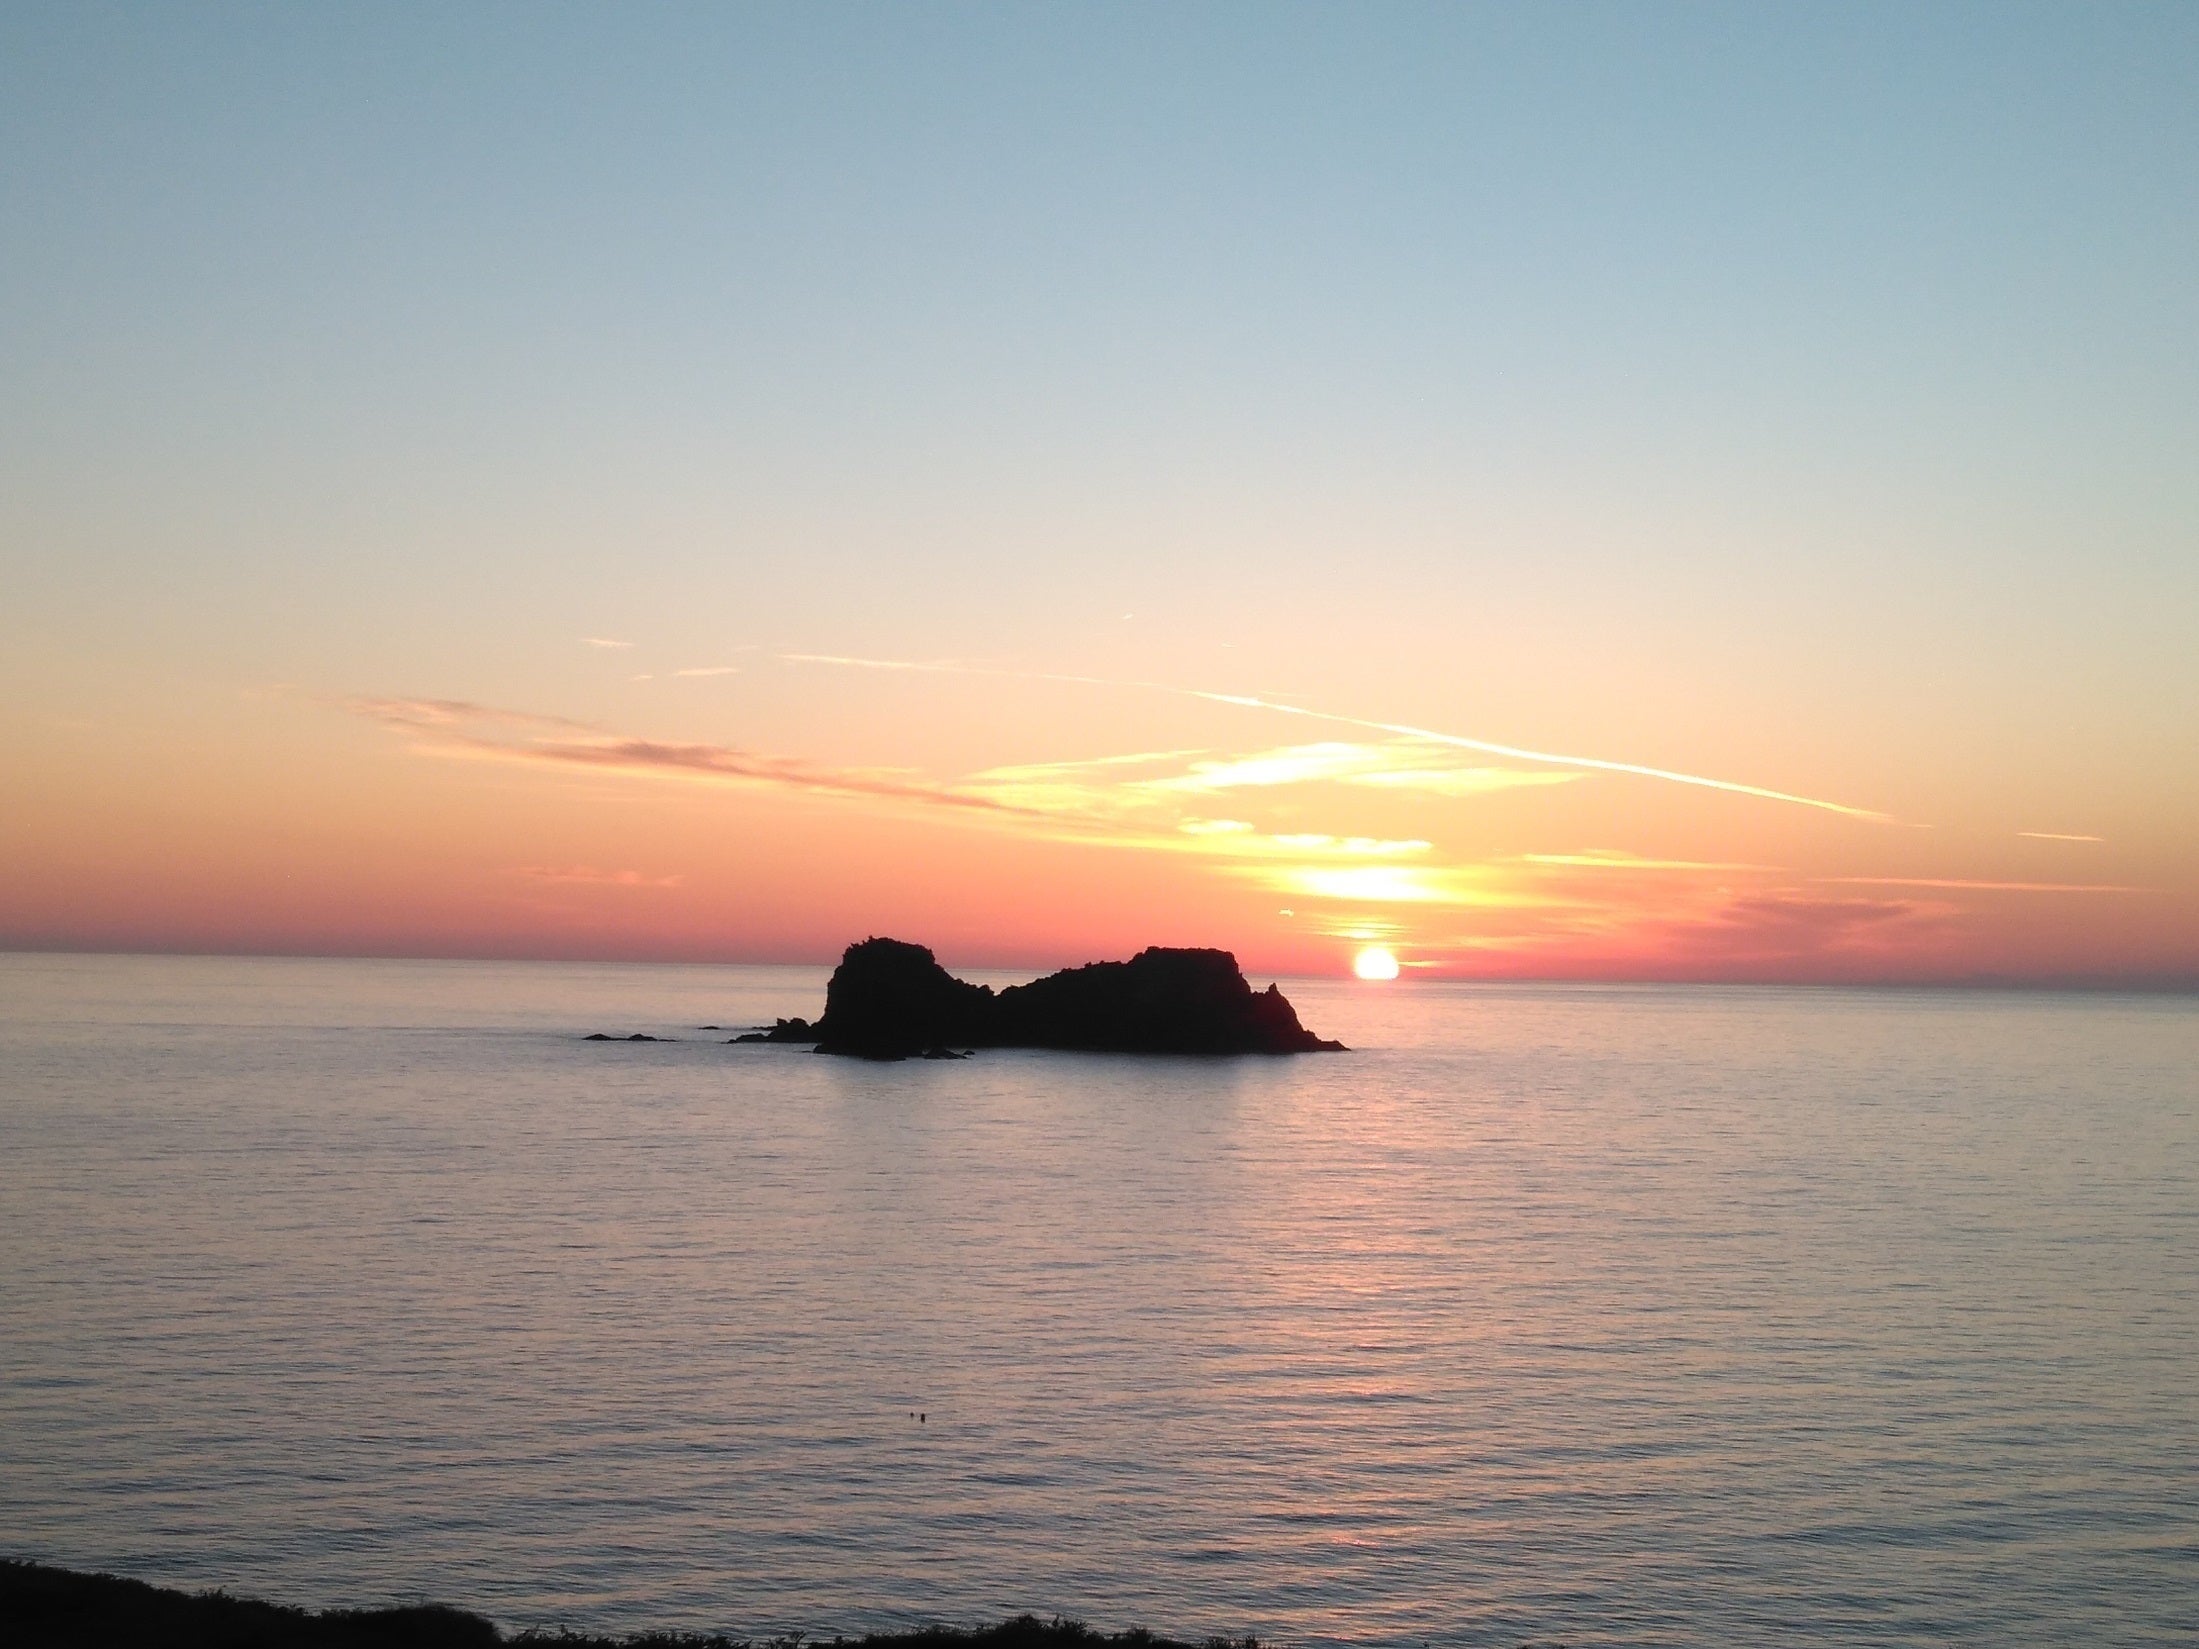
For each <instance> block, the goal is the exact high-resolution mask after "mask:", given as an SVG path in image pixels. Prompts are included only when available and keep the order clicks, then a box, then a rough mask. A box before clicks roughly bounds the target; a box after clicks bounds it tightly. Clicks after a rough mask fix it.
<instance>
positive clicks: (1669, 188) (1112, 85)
mask: <svg viewBox="0 0 2199 1649" xmlns="http://www.w3.org/2000/svg"><path fill="white" fill-rule="evenodd" d="M2195 16H2199V14H2195V13H2193V12H2191V11H2190V10H2188V9H2177V8H2143V7H2133V8H2122V9H2116V8H2107V9H2104V10H2100V11H2090V10H2079V9H2071V8H2061V9H2039V10H2032V9H2026V8H2022V7H1994V8H1965V7H1958V6H1949V7H1938V8H1925V9H1918V8H1893V7H1886V8H1876V7H1869V6H1864V7H1856V8H1839V9H1827V10H1826V11H1824V12H1821V13H1818V14H1807V13H1795V12H1780V11H1767V10H1764V9H1761V8H1721V7H1700V8H1686V9H1661V10H1660V9H1652V8H1629V9H1616V8H1595V7H1585V8H1566V9H1533V8H1481V7H1475V6H1455V7H1442V8H1428V9H1421V8H1415V7H1397V8H1383V9H1380V10H1377V11H1372V12H1370V11H1366V10H1363V9H1359V8H1343V7H1334V8H1332V7H1287V6H1286V7H1260V8H1242V9H1240V8H1232V7H1226V6H1222V7H1209V8H1196V9H1190V10H1184V9H1177V8H1160V7H1152V8H1146V7H1123V8H1089V9H1081V8H1080V9H1067V8H1048V7H1034V8H1024V9H1001V8H974V9H964V8H955V7H943V8H929V9H909V10H884V9H839V8H833V7H804V8H770V9H748V8H738V7H735V8H717V7H713V8H700V9H684V8H679V7H666V8H652V9H651V10H649V11H647V12H644V13H638V14H637V13H631V12H625V11H619V10H614V9H610V8H605V9H602V10H598V11H563V10H561V11H540V10H534V9H526V10H504V9H500V8H495V7H484V8H471V9H468V10H467V11H466V12H465V13H464V14H463V15H460V16H453V15H449V14H446V13H443V12H439V11H433V10H425V9H422V10H410V9H405V8H387V9H371V10H370V9H355V10H346V9H343V8H327V9H321V8H313V9H308V10H300V11H291V12H280V11H278V12H271V13H260V12H250V13H247V12H241V11H240V12H230V11H222V10H219V9H212V10H193V9H140V10H122V11H108V10H102V9H98V8H84V9H81V10H79V9H76V8H53V9H50V10H48V11H46V12H45V13H43V14H40V13H37V12H34V11H32V10H30V9H18V10H17V11H15V12H13V13H11V14H10V15H9V17H8V18H7V20H6V21H5V23H4V24H0V35H4V39H0V80H4V81H5V83H6V85H5V95H4V96H0V131H4V148H5V152H6V154H7V156H8V157H9V164H8V165H7V167H6V169H5V173H4V176H0V213H4V222H5V226H6V239H7V243H8V244H9V246H10V247H11V248H12V249H13V250H12V251H11V254H10V256H9V257H8V258H7V259H6V260H4V262H0V299H4V302H0V350H4V356H0V359H4V361H5V363H6V365H5V369H4V370H0V556H4V558H5V560H4V575H5V576H4V585H5V596H4V598H0V688H4V692H0V946H7V947H16V948H40V949H43V948H61V949H97V950H107V949H125V950H131V949H150V950H186V951H199V950H207V951H251V952H257V951H267V952H283V953H289V952H302V953H317V954H361V955H434V956H484V957H607V958H631V959H661V960H728V961H807V962H818V961H825V960H829V959H831V958H832V957H833V956H835V955H836V954H837V953H838V951H839V949H840V948H841V947H842V946H843V945H845V944H846V943H847V942H848V941H849V940H851V939H854V938H858V937H861V936H863V935H865V934H869V933H890V934H894V935H898V936H901V937H905V938H910V939H915V940H919V941H921V942H924V943H927V944H930V945H932V946H933V947H934V948H935V949H936V950H937V951H938V952H939V953H940V954H941V956H942V957H943V958H944V959H946V960H948V961H950V962H952V963H958V964H965V965H997V966H1003V967H1028V968H1034V969H1035V968H1041V967H1050V966H1056V965H1060V964H1063V963H1067V962H1073V961H1079V960H1084V959H1088V958H1091V957H1099V956H1119V955H1124V954H1127V953H1128V952H1130V951H1131V950H1133V949H1135V948H1137V947H1139V946H1142V945H1145V944H1153V943H1163V944H1214V945H1221V946H1225V947H1227V948H1230V949H1233V950H1235V951H1236V952H1237V953H1238V954H1239V956H1240V957H1241V958H1242V959H1243V960H1244V961H1245V962H1246V964H1247V965H1248V967H1250V968H1252V969H1254V970H1256V971H1259V972H1270V973H1272V972H1283V973H1315V974H1321V973H1338V972H1342V971H1344V970H1345V969H1346V968H1347V967H1348V966H1349V963H1350V959H1351V957H1352V955H1353V953H1354V952H1355V951H1356V950H1357V949H1358V948H1359V947H1360V946H1361V945H1364V944H1367V943H1381V944H1384V945H1387V946H1389V947H1390V948H1391V949H1393V950H1395V951H1396V953H1397V955H1398V956H1399V958H1400V959H1401V960H1402V961H1403V962H1404V964H1405V965H1406V968H1407V970H1408V972H1418V973H1419V974H1420V975H1422V976H1441V977H1467V978H1553V977H1554V978H1595V979H1716V980H1794V981H1816V980H1841V981H1950V982H1953V981H1975V980H1988V979H1990V980H2012V981H2030V982H2088V983H2127V984H2139V985H2175V986H2188V985H2190V984H2192V983H2193V982H2194V981H2199V663H2195V659H2199V649H2195V648H2194V646H2193V642H2192V637H2193V636H2194V635H2195V634H2199V540H2195V537H2194V524H2195V522H2199V465H2195V464H2194V463H2193V462H2192V458H2191V455H2192V454H2193V453H2194V452H2199V417H2195V412H2199V351H2195V349H2194V347H2193V345H2194V342H2195V339H2194V335H2193V315H2194V310H2193V308H2192V304H2191V287H2190V271H2191V269H2192V268H2193V267H2195V258H2194V254H2195V253H2199V244H2195V242H2199V228H2195V224H2199V214H2195V213H2194V212H2193V210H2192V205H2191V203H2192V202H2193V201H2194V200H2199V103H2195V102H2194V100H2192V99H2191V98H2190V97H2189V96H2188V77H2187V73H2186V71H2188V66H2189V65H2190V63H2192V62H2193V61H2195V60H2199V58H2195V55H2194V48H2195V47H2199V25H2195V23H2194V18H2195Z"/></svg>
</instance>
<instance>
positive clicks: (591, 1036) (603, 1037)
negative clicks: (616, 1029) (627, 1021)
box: [580, 1031, 679, 1042]
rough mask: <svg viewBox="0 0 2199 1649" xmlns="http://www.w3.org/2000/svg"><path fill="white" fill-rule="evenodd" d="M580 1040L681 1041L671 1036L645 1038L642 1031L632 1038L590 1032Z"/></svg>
mask: <svg viewBox="0 0 2199 1649" xmlns="http://www.w3.org/2000/svg"><path fill="white" fill-rule="evenodd" d="M580 1040H581V1041H583V1042H676V1041H678V1040H679V1039H678V1038H677V1037H670V1036H644V1035H643V1034H642V1033H641V1032H640V1031H636V1032H635V1033H634V1034H633V1035H632V1036H612V1035H610V1034H609V1033H607V1032H604V1031H590V1032H589V1033H588V1034H587V1035H586V1036H584V1037H582V1038H581V1039H580Z"/></svg>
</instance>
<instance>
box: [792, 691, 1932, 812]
mask: <svg viewBox="0 0 2199 1649" xmlns="http://www.w3.org/2000/svg"><path fill="white" fill-rule="evenodd" d="M777 656H778V657H779V658H782V659H785V660H787V661H788V662H790V663H796V664H825V665H838V666H843V667H852V668H856V669H864V670H914V671H923V672H928V673H933V674H941V675H975V676H1005V677H1012V678H1015V679H1018V680H1024V681H1059V682H1070V683H1077V684H1081V685H1085V686H1092V687H1110V688H1118V689H1128V690H1135V691H1142V692H1156V693H1170V694H1174V695H1176V696H1177V697H1180V698H1192V699H1200V700H1203V701H1204V702H1206V703H1209V704H1229V705H1236V706H1238V707H1240V708H1242V709H1248V710H1263V711H1267V712H1269V713H1271V714H1274V715H1281V716H1300V717H1304V718H1306V719H1307V720H1311V721H1320V722H1327V723H1328V724H1329V725H1331V726H1335V727H1358V728H1363V729H1365V730H1367V731H1369V732H1375V733H1388V734H1391V735H1393V736H1395V737H1398V738H1407V739H1421V740H1427V741H1429V742H1431V743H1435V744H1440V745H1447V746H1449V747H1451V748H1452V749H1457V750H1472V751H1476V752H1478V753H1480V754H1482V755H1486V756H1503V757H1506V758H1508V759H1510V760H1513V761H1523V762H1529V763H1533V764H1535V765H1537V766H1550V767H1562V768H1570V769H1574V770H1576V771H1579V772H1583V773H1623V774H1630V775H1632V776H1634V777H1637V778H1647V779H1658V780H1662V781H1663V782H1665V783H1668V784H1683V785H1692V786H1696V787H1698V788H1701V789H1705V790H1718V791H1724V792H1726V793H1728V794H1731V795H1736V796H1753V797H1756V798H1757V799H1759V800H1761V801H1773V802H1784V803H1788V804H1790V805H1792V806H1795V807H1809V808H1816V809H1819V810H1820V811H1823V812H1827V813H1837V814H1840V815H1841V816H1843V817H1845V818H1851V819H1860V820H1864V821H1866V822H1868V823H1872V824H1896V823H1899V822H1900V821H1898V820H1896V819H1895V818H1894V817H1893V816H1892V815H1891V814H1888V813H1881V812H1878V811H1877V810H1875V809H1873V808H1867V807H1851V806H1849V805H1848V804H1847V803H1845V802H1834V801H1827V800H1825V799H1823V798H1822V797H1816V796H1803V795H1798V794H1796V793H1795V792H1792V791H1787V790H1774V789H1771V788H1770V787H1768V786H1765V785H1754V784H1742V783H1739V782H1737V781H1735V780H1731V779H1715V778H1710V777H1708V776H1706V775H1704V774H1700V773H1684V772H1681V771H1679V770H1677V769H1675V768H1667V767H1652V766H1649V765H1647V764H1645V763H1641V762H1627V761H1612V760H1607V759H1605V758H1603V757H1599V756H1574V755H1567V754H1564V753H1562V752H1559V751H1554V750H1531V749H1528V748H1527V747H1525V746H1523V745H1512V744H1500V743H1497V742H1495V741H1494V740H1490V739H1476V738H1468V737H1466V736H1465V735H1464V734H1460V733H1445V732H1439V731H1437V730H1435V729H1433V728H1427V727H1414V726H1411V725H1409V724H1407V723H1404V722H1390V721H1376V720H1373V719H1371V718H1368V717H1364V716H1351V715H1344V714H1341V713H1339V712H1337V711H1333V710H1315V709H1311V708H1308V707H1307V706H1304V705H1298V704H1285V703H1282V702H1280V701H1279V700H1275V699H1270V698H1262V697H1260V696H1258V695H1256V694H1249V693H1215V692H1208V691H1205V690H1203V689H1200V688H1196V687H1178V686H1176V685H1174V684H1173V683H1169V682H1158V681H1134V680H1121V679H1115V678H1110V677H1105V676H1083V675H1069V674H1064V673H1060V672H1056V671H1051V670H1009V669H1002V668H999V667H997V666H992V665H980V664H965V663H961V662H958V661H955V660H945V659H943V660H936V661H929V662H923V661H916V660H908V659H877V658H854V657H849V656H846V655H842V654H835V653H781V654H778V655H777Z"/></svg>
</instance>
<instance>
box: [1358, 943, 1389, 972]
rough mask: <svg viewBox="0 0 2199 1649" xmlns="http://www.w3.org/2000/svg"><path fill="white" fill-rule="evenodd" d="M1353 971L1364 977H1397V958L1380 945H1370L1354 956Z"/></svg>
mask: <svg viewBox="0 0 2199 1649" xmlns="http://www.w3.org/2000/svg"><path fill="white" fill-rule="evenodd" d="M1351 971H1352V972H1354V973H1356V974H1357V975H1359V977H1360V978H1362V979H1395V978H1396V977H1397V958H1396V957H1395V956H1393V955H1392V954H1391V953H1390V952H1388V951H1387V950H1384V949H1383V948H1382V947H1381V946H1380V945H1369V946H1368V947H1367V948H1366V949H1365V950H1363V951H1361V952H1360V953H1359V954H1358V955H1357V956H1355V957H1353V958H1352V964H1351Z"/></svg>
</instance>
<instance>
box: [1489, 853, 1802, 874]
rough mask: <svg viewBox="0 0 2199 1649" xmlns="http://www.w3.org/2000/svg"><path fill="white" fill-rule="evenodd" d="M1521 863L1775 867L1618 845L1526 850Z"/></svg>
mask: <svg viewBox="0 0 2199 1649" xmlns="http://www.w3.org/2000/svg"><path fill="white" fill-rule="evenodd" d="M1520 862H1521V863H1522V864H1529V865H1551V866H1557V867H1562V868H1565V869H1568V870H1771V869H1774V868H1775V867H1774V866H1771V865H1752V864H1742V863H1737V862H1734V861H1732V860H1724V859H1644V858H1642V857H1641V856H1640V855H1638V854H1633V853H1627V852H1624V851H1622V850H1621V849H1618V848H1608V847H1604V848H1590V849H1587V850H1586V851H1584V852H1580V853H1523V854H1521V855H1520Z"/></svg>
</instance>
